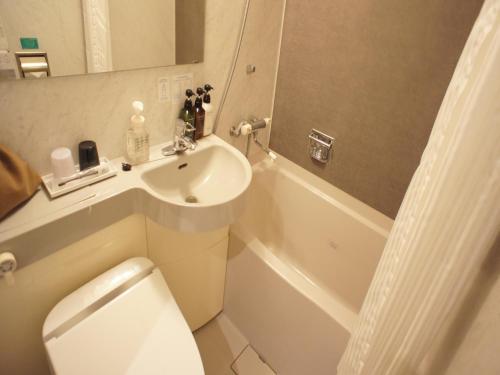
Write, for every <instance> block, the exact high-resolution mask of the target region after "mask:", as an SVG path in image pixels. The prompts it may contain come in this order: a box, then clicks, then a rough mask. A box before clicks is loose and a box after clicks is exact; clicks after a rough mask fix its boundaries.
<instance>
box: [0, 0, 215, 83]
mask: <svg viewBox="0 0 500 375" xmlns="http://www.w3.org/2000/svg"><path fill="white" fill-rule="evenodd" d="M205 6H206V0H140V1H139V0H0V80H5V79H33V78H35V79H36V78H44V77H50V76H52V77H59V76H70V75H79V74H89V73H101V72H110V71H120V70H129V69H140V68H151V67H160V66H169V65H178V64H193V63H199V62H202V61H203V55H204V39H205Z"/></svg>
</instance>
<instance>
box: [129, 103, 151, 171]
mask: <svg viewBox="0 0 500 375" xmlns="http://www.w3.org/2000/svg"><path fill="white" fill-rule="evenodd" d="M132 109H133V111H134V115H132V117H131V118H130V128H129V129H128V130H127V157H128V160H129V162H130V163H131V164H132V165H136V164H140V163H144V162H146V161H148V160H149V134H148V131H147V130H146V126H145V125H144V122H145V118H144V116H143V115H142V113H143V111H144V104H143V103H142V102H140V101H138V100H136V101H134V102H132Z"/></svg>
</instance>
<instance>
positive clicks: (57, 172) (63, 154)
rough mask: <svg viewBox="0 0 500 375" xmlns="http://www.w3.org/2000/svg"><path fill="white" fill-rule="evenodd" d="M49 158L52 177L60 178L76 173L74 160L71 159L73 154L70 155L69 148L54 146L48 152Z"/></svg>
mask: <svg viewBox="0 0 500 375" xmlns="http://www.w3.org/2000/svg"><path fill="white" fill-rule="evenodd" d="M50 160H51V162H52V172H53V173H54V178H56V179H62V178H65V177H70V176H73V175H74V174H75V173H76V170H75V162H74V161H73V155H71V150H70V149H69V148H67V147H59V148H56V149H55V150H54V151H52V153H51V154H50Z"/></svg>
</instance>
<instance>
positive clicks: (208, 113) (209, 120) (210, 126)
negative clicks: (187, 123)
mask: <svg viewBox="0 0 500 375" xmlns="http://www.w3.org/2000/svg"><path fill="white" fill-rule="evenodd" d="M204 89H205V95H203V109H204V110H205V127H204V130H203V136H207V135H209V134H212V133H213V130H214V122H215V113H214V106H213V104H212V103H211V102H212V98H211V97H210V91H211V90H213V89H214V88H213V87H212V86H211V85H209V84H208V83H207V84H206V85H205V86H204Z"/></svg>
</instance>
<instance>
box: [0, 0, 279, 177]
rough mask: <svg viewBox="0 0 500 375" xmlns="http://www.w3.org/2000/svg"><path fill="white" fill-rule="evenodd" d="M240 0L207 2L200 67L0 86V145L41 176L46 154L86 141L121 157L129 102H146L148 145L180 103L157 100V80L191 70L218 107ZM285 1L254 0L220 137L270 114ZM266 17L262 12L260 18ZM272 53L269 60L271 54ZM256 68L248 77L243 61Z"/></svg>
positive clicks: (167, 129) (164, 136)
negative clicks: (236, 124) (208, 86)
mask: <svg viewBox="0 0 500 375" xmlns="http://www.w3.org/2000/svg"><path fill="white" fill-rule="evenodd" d="M244 4H245V0H237V1H230V2H227V1H224V0H207V8H206V13H207V15H206V19H207V22H206V33H205V45H206V48H205V61H204V63H202V64H197V65H183V66H175V67H167V68H155V69H143V70H135V71H125V72H115V73H104V74H97V75H88V76H75V77H60V78H51V79H48V80H42V81H11V82H1V83H0V114H1V116H0V142H2V143H4V144H6V145H7V146H9V147H11V148H12V149H14V150H15V151H16V152H18V153H19V154H20V155H21V156H22V157H24V158H25V159H26V160H27V161H28V162H30V163H31V164H32V165H33V166H34V167H35V168H36V169H37V170H39V171H40V173H47V172H48V171H49V170H50V161H49V154H50V151H51V150H52V149H53V148H55V147H58V146H62V145H67V146H69V147H71V148H72V149H73V152H74V153H75V151H76V146H77V144H78V142H80V141H81V140H84V139H94V140H95V141H97V144H98V148H99V151H100V154H101V155H103V156H107V157H110V158H113V157H117V156H119V155H123V154H124V150H125V148H124V144H125V138H124V137H125V131H126V129H127V127H128V126H129V117H130V114H131V110H130V104H131V102H132V100H134V99H140V100H143V101H144V103H145V116H146V121H147V126H148V128H149V130H150V133H151V141H152V144H157V143H160V142H165V141H167V140H169V139H171V136H172V132H173V123H174V119H175V118H176V116H177V114H178V111H179V109H180V106H181V105H182V103H175V102H172V101H171V102H167V103H160V102H158V99H157V92H158V89H157V80H158V78H160V77H164V76H169V77H172V76H173V75H175V74H183V73H189V72H191V73H193V74H194V81H195V84H196V85H200V84H203V83H205V82H210V83H211V84H212V85H213V86H214V87H215V88H216V90H215V91H214V92H213V95H212V102H213V103H214V105H215V107H216V109H217V108H218V105H219V103H220V97H221V94H222V92H223V88H224V85H225V83H226V79H227V75H228V71H229V67H230V64H231V62H232V58H233V52H234V46H235V44H236V40H237V35H238V32H239V27H240V21H241V14H242V10H243V7H244ZM282 7H283V0H279V1H276V2H273V4H269V5H268V4H266V2H265V1H263V0H253V1H252V6H251V9H250V15H249V18H248V25H247V31H246V33H245V38H244V46H243V47H242V56H241V58H240V59H239V60H238V68H237V70H236V73H235V80H234V83H233V85H232V86H231V90H230V93H229V99H228V101H227V104H226V106H225V111H227V112H228V114H227V115H223V116H222V118H221V121H222V124H221V126H220V127H219V129H220V132H219V133H220V135H221V136H222V137H224V138H229V136H228V131H229V127H230V125H231V124H232V122H235V121H239V120H240V118H243V116H245V115H246V114H247V113H254V114H256V115H262V116H265V115H269V114H270V112H271V107H272V98H273V90H274V79H275V72H276V68H277V61H276V56H277V45H278V42H279V34H280V31H281V19H282V13H281V11H282ZM264 16H266V17H264ZM268 58H269V59H268ZM248 61H251V62H253V63H256V64H257V65H258V69H259V72H258V73H257V74H255V75H254V76H253V77H247V75H246V73H245V70H244V69H245V66H246V65H245V64H246V63H247V62H248Z"/></svg>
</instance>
